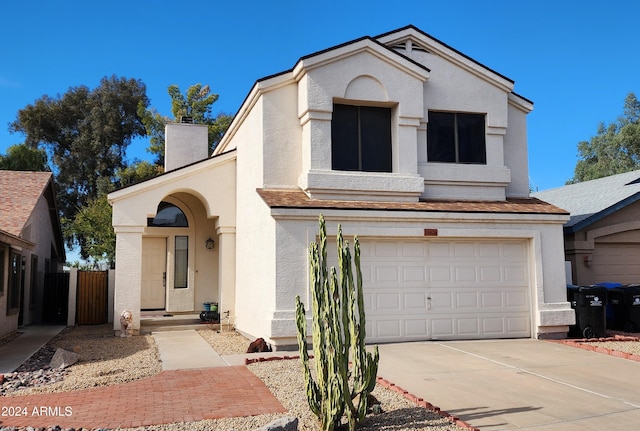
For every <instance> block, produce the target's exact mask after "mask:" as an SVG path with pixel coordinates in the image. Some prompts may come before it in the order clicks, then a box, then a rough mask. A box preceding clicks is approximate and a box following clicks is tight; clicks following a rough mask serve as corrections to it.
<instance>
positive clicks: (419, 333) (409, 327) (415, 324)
mask: <svg viewBox="0 0 640 431" xmlns="http://www.w3.org/2000/svg"><path fill="white" fill-rule="evenodd" d="M427 331H428V328H427V319H426V318H422V319H405V321H404V335H405V337H407V338H410V339H424V334H426V333H427Z"/></svg>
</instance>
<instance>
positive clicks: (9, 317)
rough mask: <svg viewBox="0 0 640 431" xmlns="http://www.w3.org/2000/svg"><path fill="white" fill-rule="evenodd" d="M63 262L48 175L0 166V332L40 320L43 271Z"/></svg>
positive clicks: (55, 268)
mask: <svg viewBox="0 0 640 431" xmlns="http://www.w3.org/2000/svg"><path fill="white" fill-rule="evenodd" d="M64 261H65V250H64V241H63V238H62V231H61V230H60V223H59V220H58V212H57V209H56V204H55V190H54V186H53V174H52V173H51V172H22V171H3V170H0V337H2V336H3V335H6V334H8V333H11V332H13V331H15V330H16V329H18V327H19V326H20V325H28V324H31V323H38V322H40V321H41V320H42V315H43V307H47V306H51V304H43V298H44V284H45V274H47V273H55V272H60V271H62V265H63V264H64Z"/></svg>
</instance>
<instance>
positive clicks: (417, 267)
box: [329, 239, 531, 342]
mask: <svg viewBox="0 0 640 431" xmlns="http://www.w3.org/2000/svg"><path fill="white" fill-rule="evenodd" d="M329 247H331V248H333V247H335V245H330V246H329ZM331 251H333V250H331ZM361 252H362V253H361V266H362V273H363V282H364V293H365V295H364V296H365V307H366V318H367V340H368V341H370V342H391V341H409V340H427V339H448V340H450V339H478V338H516V337H529V336H530V335H531V311H530V310H531V306H530V302H531V301H530V289H529V270H528V265H527V261H528V258H527V248H526V243H525V242H524V241H497V240H496V241H476V240H472V241H462V240H461V241H444V240H434V239H429V240H422V241H407V240H398V241H389V240H367V239H365V240H361ZM333 253H335V252H333Z"/></svg>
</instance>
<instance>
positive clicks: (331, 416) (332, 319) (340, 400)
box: [326, 268, 349, 424]
mask: <svg viewBox="0 0 640 431" xmlns="http://www.w3.org/2000/svg"><path fill="white" fill-rule="evenodd" d="M338 289H339V281H338V275H337V274H336V269H335V268H331V270H330V278H329V289H328V296H329V300H330V301H328V302H327V304H331V305H330V306H329V305H328V306H327V317H328V319H327V323H328V327H327V335H328V337H327V345H326V351H327V364H328V372H329V385H328V393H327V398H326V401H327V402H326V409H327V410H326V414H327V416H326V418H327V421H328V422H331V423H338V424H339V423H340V420H341V418H342V415H343V414H344V410H345V403H344V400H345V398H346V397H345V394H349V391H348V389H349V387H348V381H347V379H346V369H345V367H344V361H343V359H342V357H343V346H342V345H343V342H342V338H341V334H340V309H339V307H338V306H336V304H339V301H340V297H339V292H338ZM345 388H346V392H345Z"/></svg>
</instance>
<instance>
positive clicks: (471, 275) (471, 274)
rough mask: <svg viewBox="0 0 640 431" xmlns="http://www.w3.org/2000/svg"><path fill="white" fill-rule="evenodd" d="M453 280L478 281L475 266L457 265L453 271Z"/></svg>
mask: <svg viewBox="0 0 640 431" xmlns="http://www.w3.org/2000/svg"><path fill="white" fill-rule="evenodd" d="M453 274H454V278H453V282H454V283H456V284H459V283H465V282H466V283H475V282H476V281H478V274H477V273H476V267H475V266H458V267H456V268H455V269H454V271H453Z"/></svg>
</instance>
